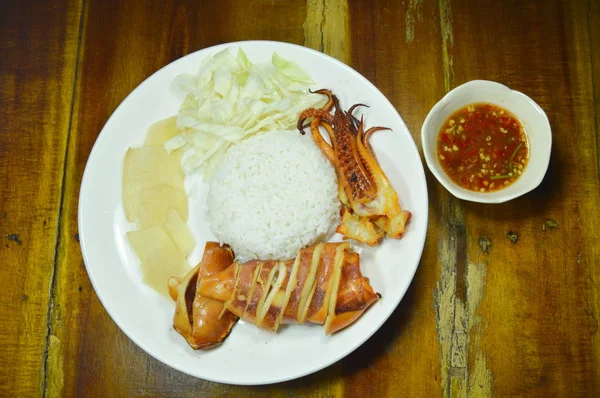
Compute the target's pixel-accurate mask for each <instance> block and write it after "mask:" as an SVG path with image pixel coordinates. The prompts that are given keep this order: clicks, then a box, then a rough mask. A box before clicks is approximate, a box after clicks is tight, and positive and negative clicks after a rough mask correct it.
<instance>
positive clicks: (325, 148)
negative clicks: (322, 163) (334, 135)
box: [310, 118, 336, 164]
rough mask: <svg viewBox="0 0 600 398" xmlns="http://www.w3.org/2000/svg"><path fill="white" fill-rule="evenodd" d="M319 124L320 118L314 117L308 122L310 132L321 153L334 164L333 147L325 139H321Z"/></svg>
mask: <svg viewBox="0 0 600 398" xmlns="http://www.w3.org/2000/svg"><path fill="white" fill-rule="evenodd" d="M320 124H321V119H319V118H314V119H313V121H312V123H311V124H310V131H311V133H312V136H313V139H314V140H315V143H316V144H317V146H318V147H319V149H320V150H321V152H322V153H323V155H325V157H326V158H327V160H329V161H330V162H331V164H335V163H336V162H335V154H334V153H333V148H332V147H331V145H329V143H328V142H327V141H325V140H324V139H323V136H322V135H321V132H320V131H319V125H320Z"/></svg>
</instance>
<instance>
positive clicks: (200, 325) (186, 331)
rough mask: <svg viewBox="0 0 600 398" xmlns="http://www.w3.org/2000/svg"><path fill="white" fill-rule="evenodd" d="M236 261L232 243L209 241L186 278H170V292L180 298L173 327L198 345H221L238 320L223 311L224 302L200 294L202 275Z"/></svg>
mask: <svg viewBox="0 0 600 398" xmlns="http://www.w3.org/2000/svg"><path fill="white" fill-rule="evenodd" d="M232 262H233V251H232V250H231V249H230V248H229V247H228V246H220V245H219V244H218V243H216V242H207V243H206V245H205V247H204V255H203V256H202V261H201V262H200V263H199V264H198V265H197V266H195V267H194V268H193V269H192V270H190V272H188V273H187V275H185V276H184V277H183V278H181V279H180V278H176V277H171V278H170V279H169V281H168V287H169V294H170V296H171V298H172V299H173V300H175V302H176V305H175V315H174V317H173V328H174V329H175V330H176V331H177V332H178V333H179V334H181V335H182V336H183V338H185V340H186V341H187V342H188V344H189V345H190V346H191V347H192V348H194V349H203V350H205V349H208V348H212V347H214V346H217V345H219V344H220V343H221V342H222V341H223V340H225V338H226V337H227V336H228V335H229V333H230V332H231V329H232V328H233V325H235V323H236V322H237V320H238V317H237V316H235V315H234V314H232V313H230V312H225V313H224V312H223V302H221V301H218V300H214V299H211V298H209V297H204V296H201V295H199V294H196V292H197V284H198V281H199V280H198V278H202V277H203V276H206V275H210V274H213V273H215V272H219V271H222V270H224V269H226V268H227V267H228V266H229V265H230V264H231V263H232Z"/></svg>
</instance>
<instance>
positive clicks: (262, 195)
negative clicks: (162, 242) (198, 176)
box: [206, 130, 339, 261]
mask: <svg viewBox="0 0 600 398" xmlns="http://www.w3.org/2000/svg"><path fill="white" fill-rule="evenodd" d="M337 193H338V192H337V177H336V175H335V170H334V169H333V167H332V166H331V164H330V163H329V161H327V159H325V157H324V156H323V155H322V154H321V152H320V150H319V148H317V146H316V145H315V143H314V142H313V140H312V137H310V135H301V134H299V133H298V131H297V130H295V131H272V132H268V133H264V134H260V135H256V136H253V137H250V138H247V139H245V140H243V141H240V142H239V143H237V144H236V145H234V146H232V147H231V148H230V149H229V150H228V151H227V152H226V153H225V155H224V156H223V158H222V159H221V162H220V163H219V165H218V166H217V168H216V170H215V174H214V175H213V178H212V180H211V183H210V187H209V192H208V200H207V209H206V220H207V221H208V222H209V223H210V229H211V230H212V232H213V233H214V234H215V235H216V237H217V238H218V239H219V240H220V241H221V242H222V243H228V244H229V245H231V247H232V248H233V250H234V252H235V253H236V257H237V258H238V259H240V260H242V261H248V260H251V259H261V260H287V259H291V258H294V257H295V256H296V253H297V251H298V250H299V249H301V248H302V247H305V246H309V245H312V244H314V243H316V242H317V241H320V240H322V239H323V238H326V237H327V235H328V234H329V233H330V232H331V231H332V227H333V226H334V225H336V224H337V222H338V216H339V200H338V197H337Z"/></svg>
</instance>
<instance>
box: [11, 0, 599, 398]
mask: <svg viewBox="0 0 600 398" xmlns="http://www.w3.org/2000/svg"><path fill="white" fill-rule="evenodd" d="M46 3H52V4H51V5H50V4H46ZM247 39H270V40H279V41H286V42H292V43H297V44H303V45H305V46H307V47H312V48H315V49H317V50H320V51H323V52H325V53H328V54H330V55H332V56H334V57H336V58H338V59H340V60H342V61H344V62H346V63H348V64H349V65H351V66H352V67H354V68H355V69H356V70H358V71H359V72H360V73H362V74H363V75H364V76H366V77H367V78H368V79H369V80H371V81H372V82H373V83H374V84H375V85H376V86H377V87H378V88H379V89H380V90H381V91H382V92H383V93H384V94H385V95H386V96H387V97H388V98H389V99H390V100H391V101H392V103H393V104H394V105H395V106H396V108H397V109H398V111H399V112H400V114H401V115H402V117H403V118H404V120H405V122H406V123H407V125H408V127H409V129H410V131H411V133H412V135H413V137H414V139H415V141H416V142H417V144H419V147H420V128H421V125H422V123H423V120H424V118H425V115H426V114H427V112H428V111H429V109H430V108H431V107H432V106H433V104H434V103H435V102H436V101H437V100H438V99H439V98H441V97H442V96H443V95H444V93H445V92H447V91H448V90H449V89H451V88H453V87H455V86H457V85H459V84H461V83H463V82H466V81H468V80H472V79H490V80H495V81H499V82H501V83H504V84H507V85H508V86H510V87H512V88H515V89H517V90H520V91H523V92H525V93H527V94H528V95H530V96H531V97H532V98H533V99H534V100H535V101H537V102H538V103H539V104H540V105H541V106H542V108H544V109H545V111H546V112H547V114H548V117H549V119H550V122H551V124H552V128H553V139H554V145H553V149H552V159H551V163H550V169H549V170H548V173H547V175H546V178H545V179H544V181H543V182H542V184H541V186H539V187H538V188H537V189H536V190H534V191H533V192H531V193H529V194H527V195H525V196H523V197H521V198H518V199H515V200H513V201H511V202H509V203H506V204H501V205H482V204H475V203H467V202H463V201H460V200H457V199H455V198H453V197H452V196H451V195H450V194H449V193H448V192H447V191H446V190H445V189H444V188H442V187H441V186H440V184H439V183H438V182H437V180H435V179H434V178H433V177H432V175H431V174H430V173H429V171H427V180H428V181H427V182H428V185H429V193H430V212H429V220H430V222H429V230H428V239H427V242H426V246H425V251H424V253H423V257H422V260H421V263H420V265H419V269H418V272H417V274H416V276H415V278H414V281H413V283H412V285H411V287H410V289H409V291H408V293H407V294H406V296H405V297H404V299H403V300H402V302H401V304H400V305H399V307H398V308H397V310H396V311H395V312H394V314H393V315H392V316H391V318H390V319H389V320H388V321H387V323H386V324H385V325H384V326H383V327H382V328H381V329H380V330H379V331H378V332H377V333H376V335H375V336H374V337H373V338H371V339H370V340H369V341H368V342H367V343H365V344H364V345H363V346H362V347H360V348H359V349H357V350H356V351H355V352H354V353H352V354H351V355H349V356H348V357H347V358H345V359H344V360H342V361H340V362H338V363H336V364H334V365H332V366H330V367H329V368H327V369H325V370H322V371H320V372H318V373H316V374H314V375H311V376H308V377H305V378H303V379H300V380H296V381H292V382H288V383H283V384H278V385H272V386H264V387H238V386H228V385H220V384H216V383H211V382H207V381H203V380H199V379H194V378H192V377H189V376H186V375H184V374H182V373H179V372H177V371H175V370H172V369H170V368H168V367H167V366H165V365H163V364H161V363H160V362H158V361H156V360H154V359H153V358H151V357H150V356H149V355H147V354H146V353H144V352H143V351H142V350H141V349H139V348H138V347H137V346H136V345H135V344H134V343H132V342H131V341H130V340H129V339H128V338H127V337H126V336H125V335H124V334H123V333H122V332H121V331H120V330H119V329H118V328H117V326H116V325H115V323H113V321H112V320H111V319H110V317H109V316H108V314H107V312H106V311H105V310H104V308H103V307H102V305H101V304H100V302H99V300H98V298H97V296H96V294H95V293H94V290H93V289H92V286H91V284H90V281H89V279H88V276H87V273H86V271H85V268H84V265H83V261H82V257H81V251H80V247H79V243H78V235H77V232H78V231H77V203H78V194H79V185H80V181H81V177H82V173H83V170H84V166H85V164H86V160H87V157H88V155H89V153H90V150H91V148H92V145H93V143H94V141H95V139H96V137H97V135H98V133H99V131H100V130H101V128H102V126H103V125H104V123H105V122H106V120H107V119H108V117H109V116H110V114H111V113H112V112H113V111H114V109H115V108H116V107H117V105H118V104H119V103H120V102H121V101H122V100H123V99H124V98H125V96H126V95H127V94H128V93H129V92H130V91H131V90H132V89H133V88H135V87H136V86H137V85H138V84H139V83H140V82H142V81H143V80H144V79H145V78H147V77H148V76H149V75H150V74H152V73H153V72H155V71H156V70H157V69H159V68H161V67H162V66H164V65H166V64H168V63H169V62H171V61H173V60H175V59H177V58H179V57H181V56H183V55H185V54H188V53H190V52H193V51H196V50H198V49H202V48H205V47H207V46H211V45H214V44H218V43H224V42H230V41H237V40H247ZM599 148H600V3H599V2H597V1H595V0H574V1H569V0H563V1H542V0H539V1H535V0H531V1H518V0H513V1H503V2H500V1H492V0H480V1H469V0H439V1H423V0H405V1H388V2H385V1H348V2H346V1H343V0H308V1H306V2H304V1H287V2H285V1H266V0H264V1H189V2H185V1H175V0H173V1H153V2H150V1H148V2H146V1H115V0H104V1H85V0H84V1H83V2H80V1H74V0H73V1H72V0H56V1H53V2H42V1H39V2H36V1H23V2H19V1H4V2H2V4H1V5H0V181H1V182H2V183H1V184H0V232H1V238H2V242H1V245H0V258H1V260H2V264H1V267H0V280H2V285H3V288H2V290H3V291H2V293H1V295H0V347H1V348H0V363H1V369H0V394H1V395H3V396H19V397H21V396H23V397H24V396H39V395H45V396H67V397H71V396H81V397H88V396H111V397H125V396H174V397H183V396H214V395H227V396H244V397H249V396H259V395H263V394H267V393H268V394H273V395H275V396H284V395H295V394H298V395H307V396H315V397H321V396H339V395H348V396H411V397H421V396H423V397H430V396H456V397H461V396H489V395H496V396H541V397H550V396H571V397H575V396H588V397H591V396H599V395H600V333H599V332H598V319H600V285H599V284H600V260H599V259H600V243H599V239H600V232H598V231H599V229H598V227H599V224H600V216H599V208H600V196H599V194H600V190H599V185H598V184H599ZM509 232H514V233H515V234H516V236H518V240H516V241H511V240H510V239H509V238H508V237H507V234H509ZM487 243H489V244H490V245H489V247H487V248H486V244H487ZM484 249H485V250H484Z"/></svg>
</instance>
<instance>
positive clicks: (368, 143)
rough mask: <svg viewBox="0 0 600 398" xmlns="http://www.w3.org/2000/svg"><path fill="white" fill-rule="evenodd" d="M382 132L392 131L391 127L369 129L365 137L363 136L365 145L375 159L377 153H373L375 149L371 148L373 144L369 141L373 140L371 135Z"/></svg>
mask: <svg viewBox="0 0 600 398" xmlns="http://www.w3.org/2000/svg"><path fill="white" fill-rule="evenodd" d="M382 130H390V131H391V130H392V129H391V128H389V127H379V126H378V127H371V128H370V129H368V130H367V131H365V133H364V135H363V145H364V146H365V147H366V148H367V149H368V150H369V152H371V155H373V157H375V152H374V151H373V148H372V147H371V143H370V142H369V140H370V139H371V135H372V134H373V133H374V132H376V131H382Z"/></svg>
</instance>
